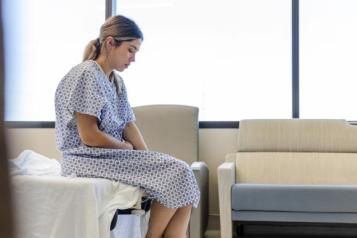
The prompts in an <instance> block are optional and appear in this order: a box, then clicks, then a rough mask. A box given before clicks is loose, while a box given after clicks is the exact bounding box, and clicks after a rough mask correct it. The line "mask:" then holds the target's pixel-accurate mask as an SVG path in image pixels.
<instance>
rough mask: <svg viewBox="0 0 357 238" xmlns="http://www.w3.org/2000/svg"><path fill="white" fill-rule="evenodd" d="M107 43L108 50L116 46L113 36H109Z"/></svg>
mask: <svg viewBox="0 0 357 238" xmlns="http://www.w3.org/2000/svg"><path fill="white" fill-rule="evenodd" d="M105 42H106V45H107V47H108V48H113V47H114V46H115V42H114V38H113V37H112V36H108V37H107V39H106V41H105Z"/></svg>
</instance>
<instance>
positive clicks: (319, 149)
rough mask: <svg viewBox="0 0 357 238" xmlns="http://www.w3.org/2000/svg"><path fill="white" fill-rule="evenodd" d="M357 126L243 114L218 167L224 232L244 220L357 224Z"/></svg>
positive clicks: (228, 232) (226, 237)
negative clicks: (233, 150)
mask: <svg viewBox="0 0 357 238" xmlns="http://www.w3.org/2000/svg"><path fill="white" fill-rule="evenodd" d="M356 145H357V127H355V126H352V125H350V124H348V123H347V122H346V121H344V120H307V119H305V120H304V119H286V120H243V121H241V122H240V127H239V131H238V145H237V152H236V153H233V154H228V155H227V156H226V162H225V163H223V164H222V165H220V166H219V167H218V171H217V172H218V188H219V206H220V221H221V237H222V238H231V237H232V235H233V234H232V225H233V222H236V223H238V224H248V223H250V224H252V223H253V224H267V223H268V224H274V223H278V224H279V223H284V224H286V223H288V224H307V225H317V224H318V225H326V224H327V225H334V226H335V225H337V226H341V225H342V226H345V225H355V224H357V209H356V205H355V201H356V200H357V186H356V184H357V146H356Z"/></svg>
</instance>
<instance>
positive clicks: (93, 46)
mask: <svg viewBox="0 0 357 238" xmlns="http://www.w3.org/2000/svg"><path fill="white" fill-rule="evenodd" d="M100 47H101V45H100V41H99V39H98V38H97V39H95V40H91V41H90V42H89V43H88V44H87V46H86V48H85V49H84V53H83V61H86V60H95V59H97V58H98V56H99V54H100Z"/></svg>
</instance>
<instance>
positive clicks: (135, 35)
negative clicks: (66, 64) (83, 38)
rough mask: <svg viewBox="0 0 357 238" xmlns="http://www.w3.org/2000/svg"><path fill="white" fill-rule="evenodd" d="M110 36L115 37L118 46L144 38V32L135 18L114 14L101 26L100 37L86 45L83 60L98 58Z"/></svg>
mask: <svg viewBox="0 0 357 238" xmlns="http://www.w3.org/2000/svg"><path fill="white" fill-rule="evenodd" d="M109 36H112V37H113V38H114V40H115V46H116V47H117V46H119V45H120V44H121V43H122V42H123V41H131V40H135V39H141V40H143V39H144V37H143V33H142V32H141V30H140V28H139V27H138V25H137V24H136V23H135V22H134V21H133V20H131V19H129V18H127V17H124V16H122V15H117V16H112V17H110V18H108V19H107V20H106V21H105V22H104V24H103V25H102V26H101V27H100V34H99V37H98V38H97V39H95V40H91V41H90V42H89V43H88V44H87V46H86V47H85V50H84V54H83V61H86V60H95V59H97V58H98V56H99V55H100V54H101V52H102V51H103V47H104V44H103V42H104V41H105V39H106V38H107V37H109Z"/></svg>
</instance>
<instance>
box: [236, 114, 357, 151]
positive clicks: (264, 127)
mask: <svg viewBox="0 0 357 238" xmlns="http://www.w3.org/2000/svg"><path fill="white" fill-rule="evenodd" d="M238 151H239V152H348V153H351V152H352V153H354V152H357V126H353V125H351V124H349V123H347V122H346V121H345V120H337V119H330V120H328V119H256V120H242V121H241V122H240V124H239V136H238Z"/></svg>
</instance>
